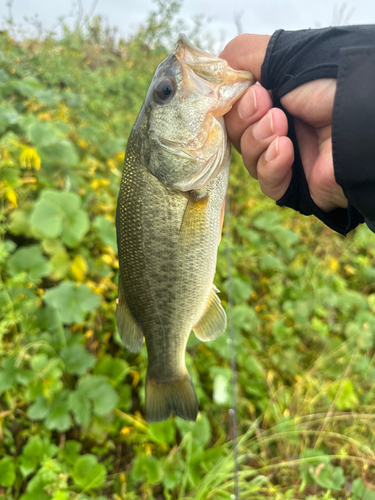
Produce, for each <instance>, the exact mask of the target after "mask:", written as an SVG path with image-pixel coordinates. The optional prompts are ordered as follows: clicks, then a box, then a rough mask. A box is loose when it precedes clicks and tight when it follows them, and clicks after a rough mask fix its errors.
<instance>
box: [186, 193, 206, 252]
mask: <svg viewBox="0 0 375 500" xmlns="http://www.w3.org/2000/svg"><path fill="white" fill-rule="evenodd" d="M208 200H209V196H208V194H206V193H199V192H198V191H194V190H193V191H190V193H189V200H188V203H187V205H186V209H185V213H184V217H183V219H182V223H181V227H180V236H179V240H180V242H185V243H191V242H192V239H194V238H196V237H197V236H198V237H199V235H200V234H201V232H205V231H206V225H207V216H206V214H207V204H208Z"/></svg>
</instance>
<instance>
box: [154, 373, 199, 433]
mask: <svg viewBox="0 0 375 500" xmlns="http://www.w3.org/2000/svg"><path fill="white" fill-rule="evenodd" d="M198 411H199V406H198V400H197V395H196V394H195V389H194V384H193V381H192V380H191V377H190V375H189V373H188V371H187V370H186V372H185V374H184V375H183V376H182V377H180V378H178V379H175V380H172V381H170V382H159V381H157V380H155V379H153V378H151V377H150V376H149V375H147V377H146V420H147V421H148V422H150V423H151V422H161V421H162V420H166V419H167V418H168V417H169V415H170V414H171V413H175V414H176V415H178V416H179V417H181V418H183V419H184V420H196V418H197V415H198Z"/></svg>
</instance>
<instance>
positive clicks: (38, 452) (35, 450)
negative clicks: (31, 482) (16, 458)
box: [20, 436, 58, 477]
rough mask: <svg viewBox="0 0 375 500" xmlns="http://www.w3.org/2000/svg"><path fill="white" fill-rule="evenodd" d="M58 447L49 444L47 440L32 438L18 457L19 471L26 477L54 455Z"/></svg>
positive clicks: (37, 437)
mask: <svg viewBox="0 0 375 500" xmlns="http://www.w3.org/2000/svg"><path fill="white" fill-rule="evenodd" d="M57 451H58V447H57V446H55V445H54V444H51V443H50V441H49V439H48V438H46V437H45V438H41V437H40V436H33V437H31V438H30V439H29V441H28V442H27V443H26V445H25V446H24V448H23V450H22V455H21V457H20V464H21V465H20V469H21V472H22V474H23V475H24V476H25V477H26V476H28V475H29V474H31V472H33V471H34V470H35V469H36V468H37V466H38V465H39V464H40V463H41V462H42V461H44V460H46V459H48V458H52V457H54V456H55V455H56V453H57Z"/></svg>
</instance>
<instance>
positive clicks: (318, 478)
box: [313, 464, 345, 490]
mask: <svg viewBox="0 0 375 500" xmlns="http://www.w3.org/2000/svg"><path fill="white" fill-rule="evenodd" d="M313 477H314V479H315V482H316V483H317V484H319V486H322V487H323V488H326V489H331V490H341V487H342V485H343V484H344V483H345V476H344V471H343V469H342V467H333V466H332V465H331V464H324V465H323V466H322V467H321V468H320V469H319V471H318V470H317V469H316V470H315V474H314V476H313Z"/></svg>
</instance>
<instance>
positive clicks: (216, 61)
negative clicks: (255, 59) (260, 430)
mask: <svg viewBox="0 0 375 500" xmlns="http://www.w3.org/2000/svg"><path fill="white" fill-rule="evenodd" d="M175 53H176V56H177V58H178V59H179V60H180V62H181V63H183V64H186V65H187V66H188V67H189V68H191V69H192V70H193V71H194V73H195V74H197V75H198V76H200V77H201V78H203V79H204V80H207V81H208V82H212V83H217V84H226V83H231V84H233V83H238V82H240V81H247V82H249V83H248V86H250V85H252V84H253V83H255V78H254V75H253V74H252V73H251V72H250V71H242V70H234V69H232V68H231V67H230V66H229V64H228V63H227V62H226V61H225V60H224V59H220V57H216V56H213V55H212V54H209V53H208V52H205V51H204V50H202V49H199V48H198V47H196V46H195V45H193V44H192V43H191V42H190V40H189V39H188V37H187V36H186V35H184V34H183V33H180V34H179V37H178V42H177V46H176V49H175Z"/></svg>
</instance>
